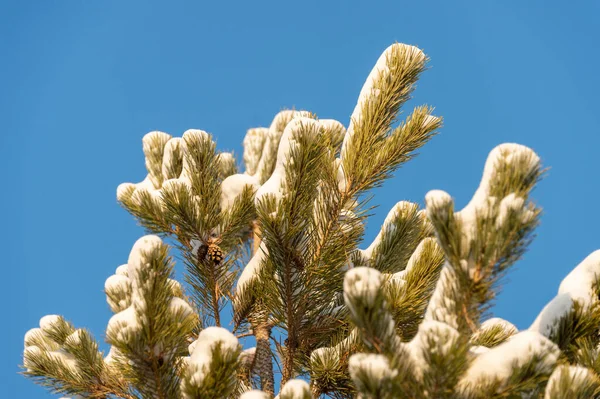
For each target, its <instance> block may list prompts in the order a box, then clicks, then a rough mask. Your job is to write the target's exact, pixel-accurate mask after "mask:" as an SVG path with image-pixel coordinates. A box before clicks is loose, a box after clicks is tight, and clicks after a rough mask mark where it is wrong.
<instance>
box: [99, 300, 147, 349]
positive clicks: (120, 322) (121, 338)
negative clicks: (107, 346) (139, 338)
mask: <svg viewBox="0 0 600 399" xmlns="http://www.w3.org/2000/svg"><path fill="white" fill-rule="evenodd" d="M140 329H141V325H140V322H139V320H138V318H137V316H136V312H135V309H134V308H133V306H129V307H128V308H127V309H125V310H122V311H120V312H119V313H117V314H115V315H113V316H112V317H111V318H110V320H109V321H108V326H107V327H106V335H108V336H113V337H114V338H115V340H116V341H118V342H129V341H130V340H131V339H132V338H133V337H134V336H135V335H136V334H137V333H138V332H139V331H140Z"/></svg>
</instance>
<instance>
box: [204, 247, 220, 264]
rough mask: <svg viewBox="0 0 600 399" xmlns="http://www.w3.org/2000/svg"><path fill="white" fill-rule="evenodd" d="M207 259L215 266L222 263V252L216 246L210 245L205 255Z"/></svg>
mask: <svg viewBox="0 0 600 399" xmlns="http://www.w3.org/2000/svg"><path fill="white" fill-rule="evenodd" d="M206 256H207V257H208V259H210V260H212V261H213V262H214V263H215V264H216V265H218V264H219V263H221V262H222V261H223V251H222V250H221V248H219V246H218V245H217V244H210V245H209V246H208V251H207V253H206Z"/></svg>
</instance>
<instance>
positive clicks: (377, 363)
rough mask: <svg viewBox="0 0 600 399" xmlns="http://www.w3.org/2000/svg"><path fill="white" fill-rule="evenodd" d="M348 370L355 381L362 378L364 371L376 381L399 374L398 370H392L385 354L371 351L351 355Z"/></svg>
mask: <svg viewBox="0 0 600 399" xmlns="http://www.w3.org/2000/svg"><path fill="white" fill-rule="evenodd" d="M348 370H349V371H350V376H351V377H352V379H353V380H354V381H357V380H360V375H361V374H362V373H365V374H366V375H367V376H368V377H367V378H369V379H370V380H374V381H381V380H382V379H384V378H393V377H395V376H396V374H397V371H395V370H392V368H391V367H390V362H389V360H388V359H387V358H386V357H385V356H384V355H379V354H371V353H356V354H354V355H352V356H350V359H349V361H348Z"/></svg>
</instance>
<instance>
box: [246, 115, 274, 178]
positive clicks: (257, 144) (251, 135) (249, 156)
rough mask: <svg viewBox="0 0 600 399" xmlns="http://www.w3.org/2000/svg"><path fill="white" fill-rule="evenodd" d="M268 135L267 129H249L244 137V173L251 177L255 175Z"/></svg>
mask: <svg viewBox="0 0 600 399" xmlns="http://www.w3.org/2000/svg"><path fill="white" fill-rule="evenodd" d="M268 134H269V129H268V128H265V127H258V128H254V129H249V130H248V132H247V133H246V136H245V137H244V143H243V144H244V155H243V158H244V164H245V165H246V173H247V174H249V175H251V176H253V175H254V174H255V173H256V169H257V167H258V163H259V162H260V157H261V155H262V152H263V148H264V147H265V143H266V140H267V135H268Z"/></svg>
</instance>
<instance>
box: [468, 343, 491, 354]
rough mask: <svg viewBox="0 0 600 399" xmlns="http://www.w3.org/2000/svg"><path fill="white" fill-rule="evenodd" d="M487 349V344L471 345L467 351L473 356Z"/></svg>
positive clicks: (487, 350) (485, 351)
mask: <svg viewBox="0 0 600 399" xmlns="http://www.w3.org/2000/svg"><path fill="white" fill-rule="evenodd" d="M489 351H490V348H488V347H487V346H480V345H473V346H471V347H470V348H469V352H470V353H471V354H472V355H475V356H477V355H481V354H484V353H487V352H489Z"/></svg>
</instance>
